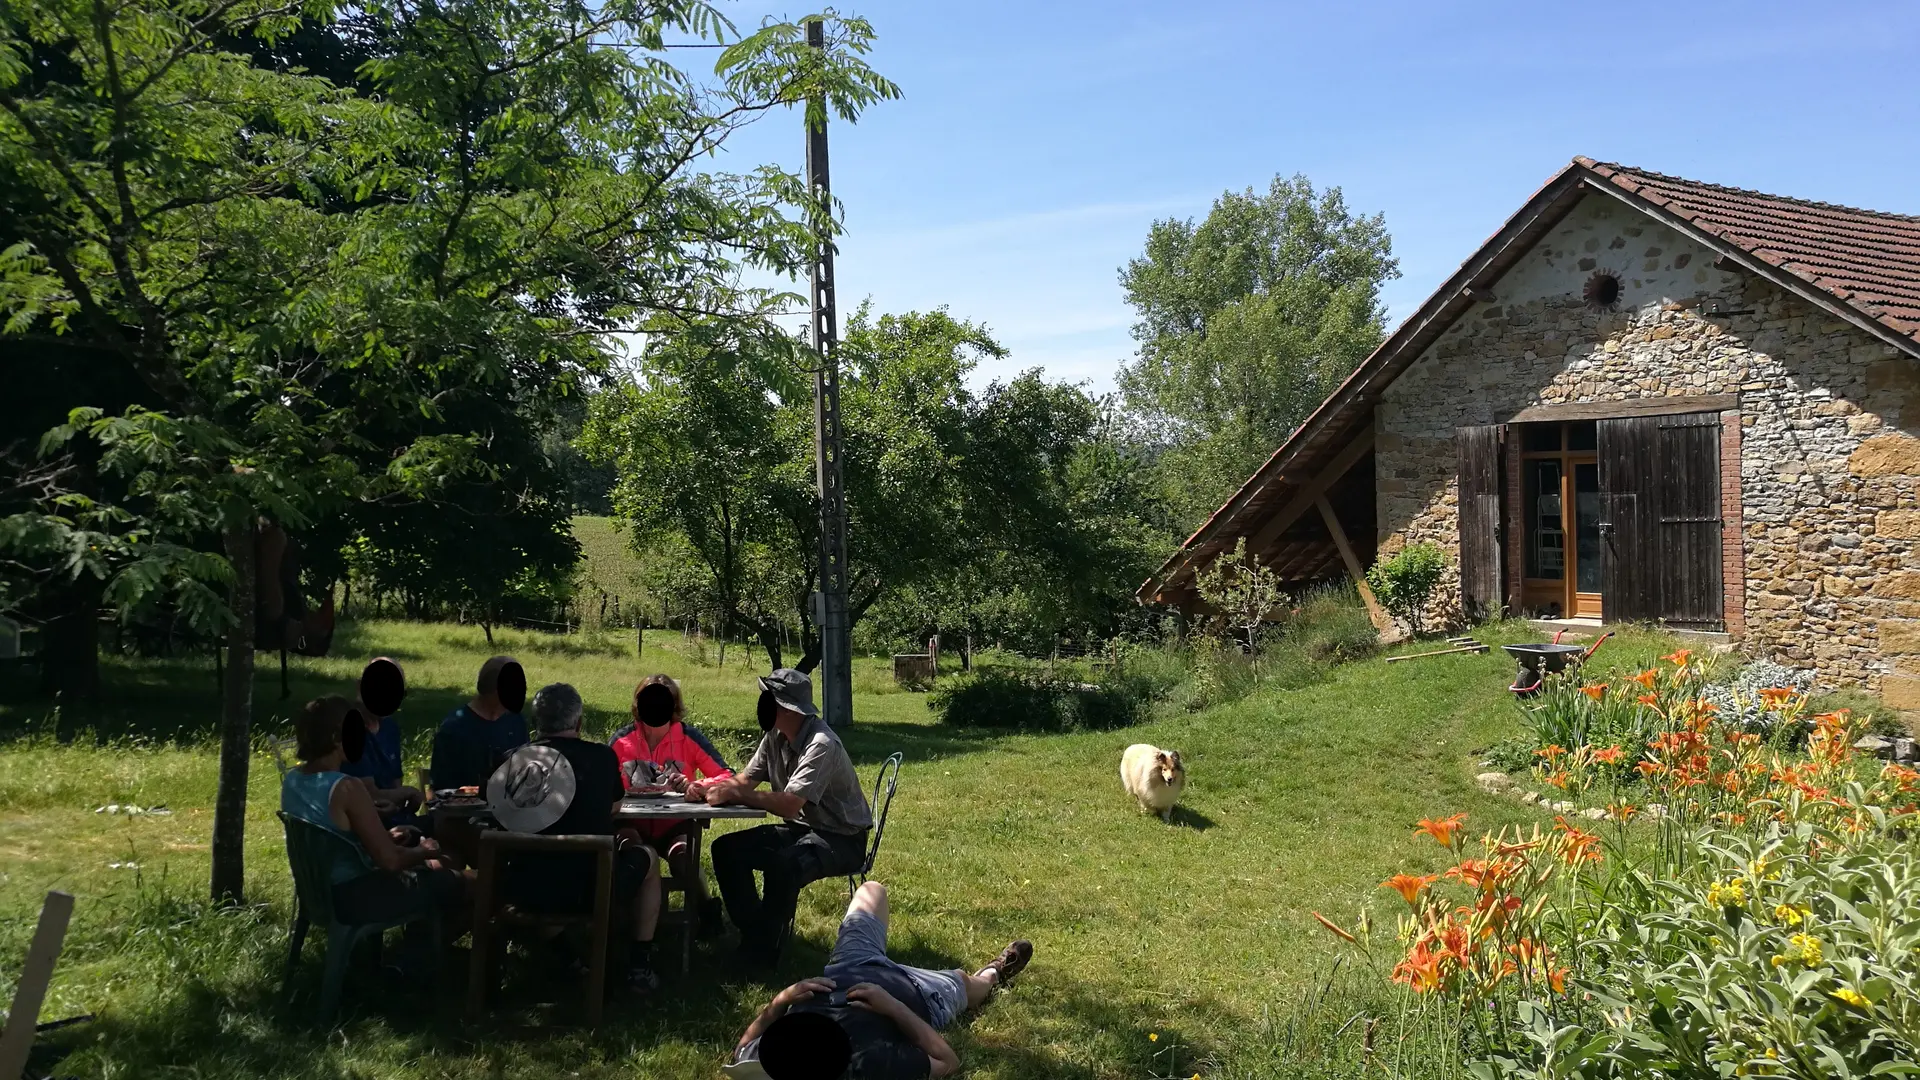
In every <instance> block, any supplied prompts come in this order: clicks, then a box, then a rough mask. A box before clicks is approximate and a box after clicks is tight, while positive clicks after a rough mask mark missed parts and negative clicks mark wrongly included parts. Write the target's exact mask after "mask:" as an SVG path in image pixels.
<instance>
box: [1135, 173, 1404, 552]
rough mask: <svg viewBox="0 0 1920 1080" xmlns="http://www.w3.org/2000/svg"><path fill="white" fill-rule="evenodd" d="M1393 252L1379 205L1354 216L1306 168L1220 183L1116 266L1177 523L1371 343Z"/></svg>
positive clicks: (1141, 409)
mask: <svg viewBox="0 0 1920 1080" xmlns="http://www.w3.org/2000/svg"><path fill="white" fill-rule="evenodd" d="M1391 251H1392V246H1391V243H1390V241H1389V240H1388V237H1387V232H1386V226H1385V224H1384V222H1383V220H1382V219H1381V217H1380V216H1379V215H1374V216H1372V217H1367V216H1364V215H1362V216H1355V215H1354V214H1353V213H1352V212H1351V211H1349V210H1348V208H1347V205H1346V202H1345V200H1344V198H1342V196H1341V194H1340V190H1339V189H1338V188H1329V189H1327V190H1325V191H1319V192H1316V191H1315V190H1314V187H1313V185H1312V184H1311V183H1309V182H1308V180H1307V179H1306V177H1304V176H1295V177H1293V178H1292V179H1291V180H1288V179H1283V178H1281V177H1278V176H1276V177H1275V178H1274V180H1273V182H1272V184H1271V185H1270V186H1269V188H1268V190H1267V191H1266V192H1264V193H1261V192H1256V191H1254V190H1253V189H1251V188H1249V189H1248V190H1246V191H1244V192H1237V193H1236V192H1227V193H1224V194H1222V195H1221V196H1220V197H1219V198H1218V199H1216V200H1215V201H1214V204H1213V207H1212V209H1211V210H1210V211H1209V212H1208V214H1207V216H1206V218H1205V220H1203V221H1201V222H1200V223H1198V224H1195V223H1194V222H1193V221H1192V220H1191V219H1188V220H1184V221H1182V220H1174V219H1169V220H1165V221H1156V222H1154V224H1153V227H1152V228H1151V229H1150V230H1149V231H1148V234H1147V242H1146V248H1145V250H1144V251H1143V252H1142V254H1141V255H1140V256H1139V257H1138V258H1135V259H1133V260H1131V261H1130V262H1128V264H1127V266H1126V267H1125V268H1124V269H1123V270H1122V271H1121V275H1120V280H1121V284H1122V286H1123V287H1124V288H1125V289H1126V291H1127V301H1128V303H1130V304H1132V305H1133V307H1134V309H1135V311H1137V312H1138V313H1139V316H1140V317H1139V321H1138V322H1136V323H1135V324H1134V330H1133V333H1134V337H1135V338H1136V339H1137V340H1138V341H1139V342H1140V351H1139V354H1138V355H1137V356H1136V357H1135V359H1134V360H1133V361H1131V362H1130V363H1128V364H1127V365H1126V366H1125V367H1123V368H1122V370H1121V373H1120V385H1121V388H1122V390H1123V391H1124V392H1125V394H1126V398H1127V403H1128V406H1129V408H1131V409H1132V410H1133V411H1134V412H1135V414H1136V415H1137V416H1138V417H1139V418H1140V419H1141V420H1142V421H1143V422H1144V423H1145V425H1146V426H1147V428H1148V430H1149V432H1150V433H1151V436H1152V437H1153V438H1154V439H1155V440H1156V441H1157V442H1158V443H1160V444H1161V445H1163V446H1164V447H1165V448H1166V453H1165V454H1164V456H1163V457H1162V458H1161V459H1160V461H1159V473H1160V479H1161V483H1162V484H1163V490H1164V491H1165V492H1166V496H1167V499H1168V501H1169V504H1170V505H1171V507H1172V509H1173V511H1174V517H1175V521H1174V522H1173V523H1172V524H1173V525H1174V526H1175V528H1174V531H1176V532H1180V533H1182V534H1184V533H1185V532H1186V531H1188V530H1190V529H1191V528H1192V526H1193V525H1195V524H1197V523H1198V521H1199V520H1200V519H1201V518H1202V517H1204V516H1205V515H1206V514H1207V513H1209V512H1211V511H1212V510H1213V509H1214V508H1215V507H1217V506H1219V505H1220V502H1221V501H1222V500H1223V499H1224V498H1225V497H1226V496H1227V495H1228V494H1230V493H1231V492H1232V491H1233V490H1234V489H1235V488H1237V487H1238V486H1239V485H1240V484H1241V483H1243V482H1244V481H1245V480H1246V478H1247V477H1248V476H1249V475H1250V474H1251V473H1252V472H1253V471H1254V469H1256V468H1257V467H1258V466H1259V465H1260V463H1261V462H1262V461H1264V460H1265V459H1266V458H1267V456H1268V455H1269V454H1271V453H1272V452H1273V449H1274V447H1276V446H1278V445H1279V444H1280V442H1281V440H1283V439H1284V438H1286V436H1287V434H1288V433H1289V432H1291V431H1292V430H1293V428H1294V427H1296V426H1297V425H1298V424H1299V423H1300V421H1301V420H1302V419H1304V418H1305V417H1306V415H1307V414H1308V413H1309V412H1310V411H1312V409H1313V408H1314V406H1316V405H1318V404H1319V403H1320V401H1321V400H1322V399H1323V398H1325V397H1326V395H1327V394H1328V393H1329V392H1330V391H1331V390H1332V389H1333V388H1334V386H1336V385H1337V384H1338V383H1339V382H1340V380H1341V379H1343V378H1345V377H1346V376H1347V374H1348V373H1349V372H1351V371H1352V370H1353V369H1354V367H1355V366H1357V365H1358V364H1359V362H1360V361H1361V360H1362V359H1364V358H1365V357H1366V355H1367V354H1368V353H1369V352H1371V351H1372V350H1373V348H1374V347H1375V346H1376V345H1378V344H1379V342H1380V337H1381V334H1382V332H1383V330H1384V325H1385V323H1384V317H1385V308H1384V306H1383V305H1382V304H1381V302H1380V299H1379V289H1380V285H1381V283H1382V282H1384V281H1388V280H1391V279H1392V278H1395V277H1398V276H1399V270H1398V268H1397V264H1396V262H1395V260H1394V259H1393V257H1392V254H1391Z"/></svg>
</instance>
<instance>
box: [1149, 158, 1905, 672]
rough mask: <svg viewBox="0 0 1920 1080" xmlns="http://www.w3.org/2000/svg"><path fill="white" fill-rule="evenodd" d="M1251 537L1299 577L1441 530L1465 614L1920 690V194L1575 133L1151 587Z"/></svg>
mask: <svg viewBox="0 0 1920 1080" xmlns="http://www.w3.org/2000/svg"><path fill="white" fill-rule="evenodd" d="M1243 537H1244V538H1245V539H1246V540H1247V544H1248V549H1249V551H1250V552H1253V553H1255V554H1257V555H1258V556H1259V557H1260V558H1261V560H1262V562H1263V563H1264V564H1265V565H1268V566H1271V567H1273V568H1274V569H1276V570H1278V571H1279V572H1280V573H1281V575H1282V576H1283V577H1285V578H1286V579H1288V580H1289V581H1291V582H1299V583H1305V582H1309V581H1314V580H1321V579H1325V578H1328V577H1333V576H1337V575H1340V574H1343V573H1344V574H1350V575H1353V576H1355V577H1356V578H1357V577H1358V576H1359V574H1360V571H1361V569H1362V568H1363V567H1364V566H1365V565H1367V564H1368V563H1370V562H1371V560H1372V559H1373V558H1375V557H1376V556H1377V555H1384V554H1387V553H1390V552H1392V551H1394V550H1396V549H1398V548H1400V547H1402V546H1403V545H1406V544H1409V543H1414V542H1419V541H1429V542H1432V543H1434V544H1436V545H1438V546H1439V547H1440V548H1442V549H1443V550H1444V551H1445V552H1446V554H1447V557H1448V562H1449V566H1450V570H1449V573H1448V576H1447V578H1446V579H1445V581H1444V582H1443V584H1442V586H1441V588H1440V589H1439V590H1438V592H1437V594H1436V596H1437V599H1436V600H1435V602H1434V607H1435V610H1434V611H1432V612H1431V613H1430V614H1431V615H1432V616H1433V618H1434V619H1435V620H1437V621H1439V622H1453V623H1460V622H1463V621H1466V620H1469V619H1473V618H1478V617H1482V616H1486V615H1491V614H1495V613H1499V612H1506V613H1510V614H1520V615H1527V616H1531V617H1536V618H1551V619H1558V620H1564V621H1567V622H1571V623H1575V624H1579V625H1586V626H1598V625H1602V624H1606V623H1616V622H1647V623H1659V624H1664V625H1666V626H1669V627H1673V628H1676V629H1686V630H1694V631H1705V632H1714V633H1724V634H1726V635H1728V636H1729V637H1730V638H1731V639H1733V640H1734V641H1736V642H1738V643H1739V644H1740V645H1741V647H1742V648H1743V650H1744V651H1746V652H1748V653H1749V654H1752V655H1759V656H1769V657H1772V658H1775V659H1778V660H1780V661H1781V662H1783V663H1788V664H1792V665H1794V666H1798V667H1809V668H1814V669H1816V670H1817V671H1819V673H1820V674H1821V676H1822V678H1823V681H1825V682H1827V683H1829V684H1832V685H1851V686H1861V687H1864V688H1866V689H1869V690H1873V691H1877V692H1879V693H1880V694H1881V695H1882V696H1883V697H1884V698H1885V700H1886V701H1887V702H1888V703H1889V704H1890V705H1893V706H1895V707H1897V708H1903V709H1920V217H1912V216H1905V215H1900V214H1890V213H1878V212H1875V211H1871V210H1856V209H1851V208H1848V207H1842V206H1832V205H1828V204H1826V203H1818V202H1809V201H1805V200H1801V199H1792V198H1784V197H1780V196H1773V195H1762V194H1758V193H1756V192H1752V191H1745V190H1741V189H1738V188H1728V187H1720V186H1718V185H1714V184H1705V183H1698V182H1695V181H1691V180H1682V179H1677V178H1675V177H1670V176H1663V175H1661V174H1659V173H1652V172H1646V171H1643V170H1640V169H1632V168H1627V167H1624V166H1620V165H1608V164H1602V163H1600V162H1596V161H1593V160H1590V159H1588V158H1584V157H1582V158H1575V159H1574V161H1573V163H1572V164H1570V165H1568V166H1567V167H1566V168H1565V169H1563V170H1561V172H1560V173H1559V174H1558V175H1556V176H1554V177H1553V178H1552V179H1551V180H1549V181H1548V182H1547V184H1546V186H1545V187H1543V188H1541V189H1540V191H1539V192H1538V193H1536V194H1535V195H1534V196H1533V197H1532V198H1531V199H1529V200H1528V201H1527V203H1526V205H1524V206H1523V207H1521V208H1520V211H1519V212H1518V213H1516V214H1515V215H1514V216H1513V217H1512V218H1511V219H1509V220H1508V221H1507V223H1506V224H1505V225H1503V226H1502V227H1501V228H1500V230H1499V231H1498V232H1496V233H1495V234H1494V235H1493V237H1492V238H1491V239H1489V240H1488V241H1487V242H1486V244H1485V245H1484V246H1482V247H1481V248H1480V250H1478V251H1476V252H1474V253H1473V255H1472V256H1471V257H1470V258H1468V259H1467V261H1466V262H1465V263H1464V264H1463V265H1462V266H1461V267H1460V269H1459V271H1458V272H1456V273H1455V274H1454V275H1453V276H1452V277H1451V278H1449V279H1448V280H1447V282H1446V284H1444V285H1442V286H1441V287H1440V289H1439V291H1438V292H1435V293H1434V294H1433V296H1432V297H1431V298H1429V299H1428V300H1427V301H1426V303H1425V304H1423V305H1422V306H1421V307H1420V309H1419V310H1418V311H1417V312H1415V313H1414V314H1413V316H1412V317H1411V318H1409V319H1407V320H1406V322H1405V323H1403V324H1402V325H1401V326H1400V327H1399V328H1398V329H1397V330H1395V331H1394V332H1393V334H1392V335H1391V336H1390V337H1388V338H1387V340H1386V342H1385V343H1384V344H1382V345H1381V346H1380V348H1379V349H1378V350H1376V351H1375V352H1374V353H1373V355H1371V356H1370V357H1368V359H1367V360H1366V361H1365V362H1364V363H1362V364H1361V365H1360V367H1359V368H1358V369H1357V370H1355V371H1354V373H1353V374H1352V376H1350V377H1349V378H1348V379H1347V380H1346V381H1345V382H1344V383H1342V384H1341V386H1340V387H1339V388H1338V389H1337V390H1335V391H1334V392H1333V394H1332V395H1331V396H1330V397H1328V398H1327V400H1326V401H1325V402H1323V403H1322V404H1321V405H1320V407H1319V408H1318V409H1317V410H1316V411H1315V412H1314V413H1313V414H1312V415H1311V416H1310V417H1309V418H1308V419H1307V420H1306V421H1305V423H1303V424H1302V425H1301V426H1300V427H1299V429H1297V430H1296V431H1294V433H1293V434H1292V435H1291V436H1289V437H1288V439H1287V441H1286V443H1285V444H1284V445H1283V446H1281V447H1280V448H1279V449H1278V450H1277V451H1275V452H1274V454H1273V456H1272V457H1271V458H1269V459H1268V461H1267V462H1266V464H1265V465H1263V466H1262V467H1261V468H1260V470H1259V471H1258V472H1257V473H1255V474H1254V476H1253V477H1252V478H1251V479H1249V480H1248V481H1247V482H1246V484H1245V485H1244V486H1242V487H1241V488H1240V490H1239V491H1237V492H1236V493H1234V495H1233V497H1232V498H1231V499H1229V500H1228V501H1227V503H1226V504H1225V505H1224V506H1222V507H1221V508H1220V509H1219V510H1218V511H1216V512H1215V513H1214V514H1213V516H1212V517H1211V518H1209V519H1208V520H1207V522H1206V523H1205V524H1204V525H1202V526H1201V527H1200V529H1199V530H1197V531H1196V532H1195V533H1194V534H1193V536H1192V537H1190V538H1189V539H1188V540H1187V542H1186V543H1185V544H1184V545H1183V546H1182V548H1181V549H1180V551H1178V552H1177V553H1175V554H1174V556H1173V557H1172V558H1170V559H1168V560H1167V562H1166V564H1165V565H1164V566H1163V567H1161V569H1160V570H1159V571H1158V572H1157V573H1156V574H1155V575H1154V577H1153V578H1152V579H1150V580H1149V581H1148V582H1147V583H1146V584H1145V585H1143V586H1142V587H1141V589H1140V592H1139V595H1140V597H1141V599H1143V600H1145V601H1148V602H1154V603H1166V604H1172V605H1176V606H1180V607H1183V608H1186V609H1189V610H1192V609H1197V608H1199V607H1201V606H1202V602H1201V600H1200V598H1199V596H1198V595H1197V594H1196V592H1195V590H1194V584H1193V582H1194V574H1195V572H1196V571H1197V570H1199V569H1201V568H1203V567H1204V566H1206V565H1207V563H1208V562H1210V561H1211V560H1212V559H1213V558H1214V557H1215V556H1217V555H1218V554H1219V553H1220V552H1222V551H1223V550H1230V549H1232V548H1233V546H1234V545H1235V543H1236V541H1238V540H1239V539H1241V538H1243ZM1363 591H1364V589H1363Z"/></svg>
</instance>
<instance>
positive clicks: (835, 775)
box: [702, 668, 873, 967]
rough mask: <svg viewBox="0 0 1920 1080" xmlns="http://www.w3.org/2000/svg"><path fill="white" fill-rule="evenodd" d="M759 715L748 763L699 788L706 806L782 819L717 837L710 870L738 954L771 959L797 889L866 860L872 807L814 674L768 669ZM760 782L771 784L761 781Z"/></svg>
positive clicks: (769, 962)
mask: <svg viewBox="0 0 1920 1080" xmlns="http://www.w3.org/2000/svg"><path fill="white" fill-rule="evenodd" d="M758 719H759V721H760V730H762V731H764V732H766V734H765V735H764V736H762V737H761V739H760V745H759V747H758V748H757V749H755V750H754V752H753V758H752V760H750V761H748V762H747V767H746V769H745V770H743V771H742V772H741V773H740V775H738V776H736V777H734V778H733V779H732V780H720V781H716V782H714V783H712V784H710V785H707V786H705V787H704V788H703V789H702V790H703V794H705V796H706V799H707V803H708V804H709V805H712V806H721V805H725V804H727V803H744V804H745V805H747V806H753V807H758V808H759V809H761V810H765V811H768V812H769V813H773V814H777V815H779V816H780V817H782V818H785V819H786V821H784V822H783V823H781V824H778V825H761V826H758V827H755V828H752V829H745V830H742V831H740V832H735V833H728V834H727V835H725V836H722V837H720V838H719V839H718V840H715V841H714V842H713V876H714V878H715V879H716V880H718V881H719V883H720V896H721V898H722V899H723V900H725V901H726V905H727V915H728V917H729V918H731V919H732V920H733V925H735V926H737V927H739V928H740V959H741V960H742V961H743V962H744V963H747V964H750V965H764V966H767V967H771V966H773V965H774V964H775V963H777V962H778V961H779V959H780V950H781V948H782V947H783V946H784V945H785V944H786V938H787V933H788V931H789V930H790V929H791V928H792V926H793V910H794V906H795V904H796V903H797V902H798V901H799V899H800V890H801V889H802V888H805V887H806V885H807V884H808V883H809V882H813V881H818V880H820V879H821V878H824V877H833V876H835V875H838V874H852V873H855V872H857V871H858V870H859V869H860V864H861V862H862V861H864V860H865V858H866V851H867V832H868V830H870V829H872V827H873V811H872V810H871V809H870V808H869V807H868V806H867V797H866V794H865V793H864V792H862V791H861V790H860V778H859V776H858V775H856V774H855V773H854V771H853V760H852V759H851V758H849V757H847V748H846V747H844V746H842V745H840V736H838V735H836V734H834V732H833V729H832V728H830V727H828V726H827V724H826V721H824V720H822V719H821V718H820V712H819V710H817V709H815V708H814V707H813V683H812V681H811V680H809V679H808V678H807V676H806V675H805V674H804V673H802V672H799V671H795V670H793V669H792V668H781V669H780V670H779V671H776V672H774V673H773V674H771V675H765V676H762V677H761V679H760V702H759V717H758ZM763 783H766V784H769V785H770V786H771V790H769V791H764V792H763V791H758V790H755V789H757V788H758V787H759V786H760V785H761V784H763ZM755 870H758V871H761V873H762V875H763V877H764V878H765V882H764V885H765V891H764V895H762V894H761V893H760V892H757V891H756V890H755V887H754V881H753V872H754V871H755Z"/></svg>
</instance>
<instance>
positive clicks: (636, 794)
mask: <svg viewBox="0 0 1920 1080" xmlns="http://www.w3.org/2000/svg"><path fill="white" fill-rule="evenodd" d="M679 797H680V793H679V792H677V791H675V790H673V789H672V788H668V787H660V786H659V785H657V784H648V785H646V786H645V787H637V788H634V789H633V790H632V791H629V792H627V798H629V799H677V798H679Z"/></svg>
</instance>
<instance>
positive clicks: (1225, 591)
mask: <svg viewBox="0 0 1920 1080" xmlns="http://www.w3.org/2000/svg"><path fill="white" fill-rule="evenodd" d="M1194 588H1196V589H1198V590H1199V592H1200V597H1201V599H1203V600H1205V601H1206V602H1207V603H1208V604H1211V605H1212V606H1213V608H1214V610H1215V611H1217V612H1219V615H1218V618H1219V619H1220V620H1221V621H1222V622H1223V623H1225V625H1226V627H1227V628H1229V629H1231V630H1232V631H1233V632H1234V633H1235V634H1236V635H1237V636H1238V637H1239V639H1240V640H1241V641H1244V642H1246V643H1247V644H1248V645H1249V646H1251V645H1252V644H1253V641H1254V636H1255V635H1256V634H1258V633H1259V630H1260V625H1261V624H1262V623H1264V622H1266V621H1267V619H1268V618H1269V617H1271V616H1272V615H1273V614H1274V609H1275V608H1277V607H1279V606H1280V603H1281V601H1282V600H1284V599H1285V595H1284V594H1283V593H1282V592H1281V590H1280V575H1278V574H1276V573H1274V572H1273V570H1272V569H1271V568H1269V567H1265V566H1261V565H1260V559H1259V557H1258V556H1252V555H1248V554H1247V538H1246V537H1244V536H1242V537H1241V538H1240V539H1239V541H1238V542H1236V543H1235V544H1234V546H1233V550H1232V551H1229V552H1223V553H1222V554H1220V555H1219V556H1218V557H1216V558H1215V559H1214V560H1213V561H1212V562H1210V563H1208V564H1207V567H1206V569H1204V570H1202V571H1200V573H1199V574H1198V575H1196V577H1195V578H1194Z"/></svg>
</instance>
